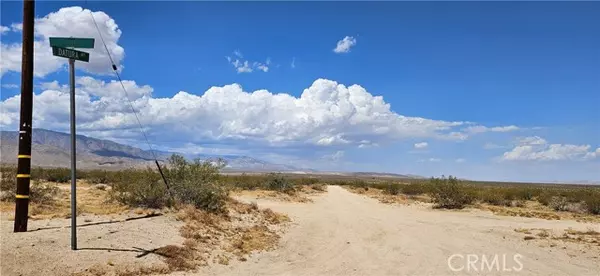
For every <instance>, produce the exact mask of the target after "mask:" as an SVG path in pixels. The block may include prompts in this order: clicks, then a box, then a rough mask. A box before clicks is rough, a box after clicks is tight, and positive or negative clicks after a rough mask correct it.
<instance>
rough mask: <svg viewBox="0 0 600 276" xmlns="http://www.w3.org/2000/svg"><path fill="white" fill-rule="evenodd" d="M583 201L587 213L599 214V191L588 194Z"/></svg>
mask: <svg viewBox="0 0 600 276" xmlns="http://www.w3.org/2000/svg"><path fill="white" fill-rule="evenodd" d="M583 202H584V205H585V209H586V211H587V212H588V213H590V214H594V215H600V192H596V193H590V194H588V195H587V196H586V197H585V198H584V199H583Z"/></svg>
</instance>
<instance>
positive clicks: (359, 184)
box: [350, 179, 369, 191]
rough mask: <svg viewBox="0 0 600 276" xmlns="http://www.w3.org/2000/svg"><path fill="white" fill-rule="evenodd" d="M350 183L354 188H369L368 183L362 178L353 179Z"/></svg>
mask: <svg viewBox="0 0 600 276" xmlns="http://www.w3.org/2000/svg"><path fill="white" fill-rule="evenodd" d="M350 185H351V186H352V187H354V188H362V189H365V190H367V191H368V190H369V183H367V182H366V181H364V180H360V179H359V180H354V181H353V182H352V183H351V184H350Z"/></svg>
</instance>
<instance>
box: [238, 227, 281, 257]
mask: <svg viewBox="0 0 600 276" xmlns="http://www.w3.org/2000/svg"><path fill="white" fill-rule="evenodd" d="M278 240H279V235H277V234H276V233H274V232H273V231H270V230H269V229H268V228H267V227H266V226H264V225H255V226H252V227H250V228H246V229H243V230H242V233H241V235H238V236H236V238H235V239H234V240H233V242H232V243H231V247H230V248H229V249H228V251H229V252H233V253H234V254H235V255H237V256H238V257H242V256H244V255H247V254H249V253H251V252H252V251H261V250H269V249H272V248H274V247H275V245H276V244H277V242H278Z"/></svg>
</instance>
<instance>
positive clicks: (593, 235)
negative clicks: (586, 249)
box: [514, 228, 600, 246]
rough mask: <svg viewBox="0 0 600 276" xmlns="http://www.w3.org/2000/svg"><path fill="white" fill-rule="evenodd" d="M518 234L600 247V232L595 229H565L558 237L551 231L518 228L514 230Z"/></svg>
mask: <svg viewBox="0 0 600 276" xmlns="http://www.w3.org/2000/svg"><path fill="white" fill-rule="evenodd" d="M514 231H515V232H517V233H522V234H525V235H528V236H525V238H527V237H532V236H531V235H535V236H536V237H538V238H539V239H543V240H560V241H565V242H573V243H581V244H588V245H597V246H600V232H598V231H596V230H594V229H591V228H590V229H588V230H586V231H580V230H574V229H572V228H569V229H565V230H564V231H563V233H562V234H559V235H556V234H554V233H553V232H552V231H551V230H549V229H543V228H532V229H527V228H518V229H514Z"/></svg>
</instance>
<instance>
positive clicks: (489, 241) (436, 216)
mask: <svg viewBox="0 0 600 276" xmlns="http://www.w3.org/2000/svg"><path fill="white" fill-rule="evenodd" d="M243 200H252V201H257V202H258V204H259V206H261V207H268V208H272V209H273V210H275V211H279V212H284V213H287V214H288V215H289V216H290V217H291V218H292V219H293V221H294V223H293V225H292V226H291V227H290V229H289V231H288V232H287V234H286V235H284V237H283V239H282V241H281V243H280V247H279V248H278V249H276V250H274V251H271V252H265V253H259V254H255V255H254V256H253V257H251V258H250V259H248V261H247V262H232V263H231V264H230V265H228V266H222V265H213V266H210V267H206V268H203V269H202V270H201V271H200V273H198V275H206V274H209V275H345V276H347V275H599V273H600V259H598V255H597V254H598V252H600V247H598V246H595V247H594V246H592V247H590V246H589V245H587V246H584V245H580V244H576V243H567V242H562V241H558V245H556V246H555V247H550V246H549V241H541V240H537V239H536V240H530V241H525V240H524V239H523V234H521V233H517V232H515V231H514V229H516V228H547V229H555V230H557V231H562V230H564V229H566V228H569V227H572V228H573V229H580V230H586V229H590V228H593V229H594V230H596V231H600V225H598V224H590V223H578V222H574V221H548V220H541V219H532V218H515V217H501V216H495V215H492V214H489V213H487V212H483V211H480V212H479V211H472V210H471V211H440V210H431V209H430V208H426V207H423V206H392V205H386V204H382V203H379V202H377V201H376V200H374V199H371V198H367V197H364V196H361V195H357V194H353V193H350V192H348V191H346V190H345V189H343V188H340V187H338V186H329V187H328V193H326V194H323V195H321V196H319V197H317V198H315V199H314V201H315V202H314V203H312V204H300V203H281V202H272V201H262V200H254V199H249V198H243ZM563 247H565V248H563ZM516 254H520V256H517V255H516ZM468 255H471V256H468ZM495 256H498V257H497V258H498V259H497V261H498V262H497V263H494V262H493V260H494V257H495ZM450 257H452V258H450ZM449 258H450V265H449ZM483 258H486V260H487V262H486V263H484V262H483V261H482V259H483ZM469 260H470V261H471V265H469V264H468V261H469ZM490 266H491V269H490V268H489V267H490ZM482 267H483V270H482ZM186 274H187V273H186ZM190 275H191V274H190Z"/></svg>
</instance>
